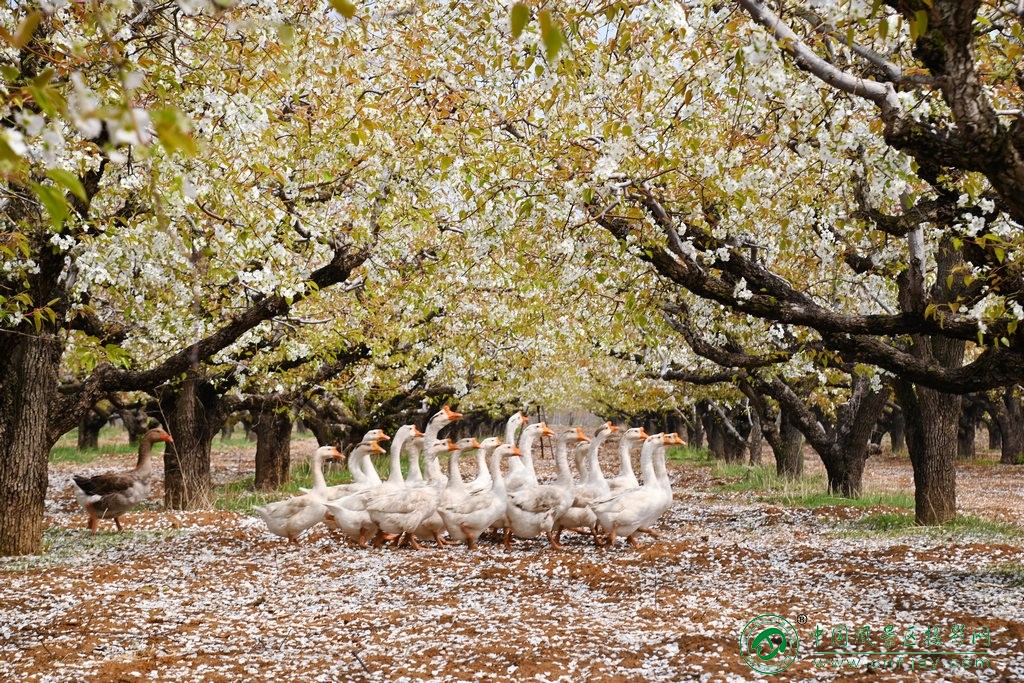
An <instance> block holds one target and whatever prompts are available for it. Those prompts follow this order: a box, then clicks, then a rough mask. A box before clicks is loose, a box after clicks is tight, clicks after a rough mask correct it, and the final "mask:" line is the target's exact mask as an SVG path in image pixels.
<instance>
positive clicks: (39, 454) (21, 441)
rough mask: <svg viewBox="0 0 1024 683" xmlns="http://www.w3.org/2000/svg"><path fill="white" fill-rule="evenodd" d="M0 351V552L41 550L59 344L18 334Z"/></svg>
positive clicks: (59, 351) (59, 352)
mask: <svg viewBox="0 0 1024 683" xmlns="http://www.w3.org/2000/svg"><path fill="white" fill-rule="evenodd" d="M4 351H5V352H4V353H0V403H2V407H0V555H30V554H36V553H39V552H40V551H41V550H42V539H43V509H44V501H45V498H46V481H47V471H46V469H47V464H48V461H49V453H50V448H51V447H52V446H53V444H54V443H55V440H56V439H55V437H54V436H53V435H52V434H51V433H50V408H51V406H53V405H54V402H55V399H56V394H57V368H58V367H59V363H60V356H61V347H60V344H59V343H58V341H57V339H56V337H53V336H50V335H45V334H44V335H35V336H28V335H26V336H22V337H20V338H19V339H18V340H16V341H14V342H13V343H12V344H10V345H5V348H4Z"/></svg>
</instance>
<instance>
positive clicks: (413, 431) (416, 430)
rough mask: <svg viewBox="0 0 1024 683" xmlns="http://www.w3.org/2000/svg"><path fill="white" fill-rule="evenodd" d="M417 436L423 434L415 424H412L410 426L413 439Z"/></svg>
mask: <svg viewBox="0 0 1024 683" xmlns="http://www.w3.org/2000/svg"><path fill="white" fill-rule="evenodd" d="M417 436H423V432H421V431H420V430H419V429H417V428H416V425H413V426H412V438H414V439H415V438H416V437H417Z"/></svg>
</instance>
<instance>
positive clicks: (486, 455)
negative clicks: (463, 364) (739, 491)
mask: <svg viewBox="0 0 1024 683" xmlns="http://www.w3.org/2000/svg"><path fill="white" fill-rule="evenodd" d="M461 417H462V415H461V414H460V413H457V412H455V411H453V410H451V409H450V408H449V407H448V406H445V407H444V408H442V409H441V410H440V411H439V412H438V413H436V414H435V415H434V416H433V417H431V419H430V421H429V422H428V423H427V427H426V431H425V432H420V431H419V430H418V429H417V428H416V426H415V425H411V424H410V425H404V426H402V427H400V428H399V429H398V431H397V432H396V433H395V436H394V439H392V440H391V448H390V471H389V474H388V477H387V479H386V480H381V478H380V476H379V475H378V474H377V472H376V470H375V468H374V466H373V461H372V460H371V457H372V456H373V455H375V454H383V453H385V452H386V451H385V450H384V449H383V448H382V447H381V445H380V442H381V441H386V440H389V437H388V436H387V435H386V434H385V433H384V432H383V431H381V430H379V429H374V430H371V431H370V432H368V433H367V434H366V436H365V437H364V438H363V440H362V442H361V443H359V444H358V445H357V446H356V447H355V449H354V450H353V451H352V453H351V454H350V455H349V469H350V471H351V473H352V483H350V484H341V485H338V486H327V483H326V481H325V479H324V474H323V463H324V461H326V460H340V459H341V457H342V456H341V453H340V452H339V451H338V450H337V449H336V448H334V447H333V446H323V447H321V448H319V449H317V451H316V452H315V453H314V454H313V457H312V472H313V487H312V488H311V489H303V493H302V494H301V495H297V496H294V497H292V498H290V499H287V500H282V501H278V502H274V503H270V504H268V505H263V506H257V507H255V508H253V510H254V511H255V512H256V514H258V515H259V516H260V517H261V518H262V519H263V521H264V522H265V523H266V525H267V529H269V530H270V531H271V532H272V533H274V534H277V535H278V536H282V537H285V538H287V539H288V540H289V541H290V542H292V543H297V542H298V538H299V536H300V535H301V534H303V533H304V532H305V531H306V530H308V529H310V528H312V527H314V526H316V525H317V524H320V523H323V524H325V525H327V526H328V527H329V528H331V529H335V530H338V531H340V532H341V533H342V534H344V535H345V536H346V537H348V538H350V539H352V540H353V541H355V542H356V543H358V545H359V546H360V547H364V548H365V547H367V546H368V544H369V542H370V541H371V539H372V541H373V543H374V545H375V546H377V547H380V546H381V545H383V544H384V543H388V542H394V543H395V544H396V545H401V544H405V543H407V544H408V545H410V546H411V547H413V548H416V549H419V548H421V547H422V546H421V545H420V541H433V542H435V543H436V544H437V545H438V546H445V545H447V544H449V543H465V544H466V545H467V546H469V548H470V549H474V548H476V547H477V540H478V539H479V538H480V536H481V534H483V533H485V532H487V531H488V530H494V531H495V532H497V533H499V534H503V540H504V544H505V547H506V548H510V547H511V544H512V539H513V537H515V538H521V539H533V538H539V537H541V536H546V537H547V539H548V541H549V542H550V544H551V546H552V547H554V548H556V549H561V548H562V547H563V546H562V544H561V542H560V538H561V534H562V532H563V531H565V530H568V531H573V532H577V533H585V534H589V535H592V536H593V538H594V540H595V543H597V544H598V545H614V544H615V542H616V539H617V538H619V537H625V538H626V539H627V540H628V541H629V543H630V544H631V545H633V546H634V547H639V542H638V540H637V538H636V534H637V533H638V532H645V533H648V534H651V535H653V536H658V534H657V532H655V531H653V530H652V528H651V527H652V526H653V525H654V524H655V522H657V520H658V519H659V518H660V517H661V516H662V515H663V514H664V513H665V512H666V511H667V510H668V509H669V508H670V507H671V505H672V487H671V483H670V482H669V478H668V473H667V470H666V468H665V449H666V448H667V447H669V446H673V445H680V444H683V443H684V442H683V440H682V439H680V438H679V436H678V435H677V434H653V435H648V434H647V433H646V432H645V431H644V429H643V428H642V427H635V428H632V429H627V430H625V431H624V432H623V433H622V435H621V440H620V443H619V474H618V475H617V476H615V477H612V478H607V479H606V478H605V476H604V473H603V472H602V471H601V464H600V461H599V459H598V453H599V450H600V448H601V444H602V443H603V442H604V441H605V440H606V439H607V438H608V437H609V436H611V435H612V434H613V433H614V432H616V431H618V427H616V426H615V425H613V424H612V423H611V422H607V423H605V424H604V425H602V426H601V427H600V428H598V430H597V432H596V433H595V434H594V436H593V438H590V437H587V436H586V435H585V434H584V433H583V431H582V430H581V429H580V428H579V427H575V428H572V429H570V430H568V431H566V432H564V433H562V434H561V435H559V436H558V438H557V439H556V440H555V462H556V466H557V468H558V475H557V477H556V478H555V479H554V481H551V482H548V483H540V481H538V479H537V474H536V471H535V469H534V463H533V454H532V446H533V442H534V441H535V440H536V439H538V438H540V437H544V436H549V437H550V436H555V433H554V432H553V431H552V430H551V429H550V428H549V427H548V426H547V424H545V423H544V422H540V423H532V424H530V423H529V420H528V418H526V417H525V416H524V415H523V414H522V413H521V412H519V413H516V414H515V415H512V417H510V418H509V419H508V421H507V423H506V425H505V436H504V439H500V438H497V437H490V438H486V439H484V440H482V441H478V440H477V439H476V438H472V437H471V438H466V439H461V440H459V441H458V442H454V443H453V442H452V440H451V439H440V438H438V434H439V433H440V431H441V430H442V429H443V428H445V427H446V426H448V425H450V424H451V423H452V422H454V421H456V420H458V419H459V418H461ZM520 427H522V432H521V434H520V436H519V441H518V445H517V444H516V443H515V434H516V431H517V430H518V429H519V428H520ZM638 445H639V446H640V447H641V450H640V470H641V476H642V478H643V483H642V484H641V483H640V481H639V480H638V479H637V477H636V475H635V474H634V472H633V467H632V460H631V453H632V449H633V447H634V446H638ZM406 449H408V453H409V455H408V462H409V467H408V474H407V476H406V477H405V478H403V477H402V469H401V458H402V454H403V452H404V451H405V450H406ZM471 450H475V451H476V454H475V455H476V463H477V472H478V474H477V476H476V478H475V479H473V480H472V481H469V482H467V481H465V480H463V478H462V474H461V472H460V468H459V459H460V455H461V454H462V453H463V452H466V451H471ZM570 452H571V454H572V458H573V461H574V463H575V465H576V469H577V471H578V473H579V479H578V480H576V479H574V478H573V474H572V472H571V470H570V467H569V458H570ZM444 453H447V454H448V474H447V476H446V475H445V474H444V473H443V472H442V470H441V466H440V463H439V461H438V457H439V456H440V455H442V454H444ZM421 456H422V458H423V469H421V468H420V457H421ZM502 461H507V466H506V469H507V474H505V473H504V472H503V471H502ZM424 470H425V472H426V474H425V475H424ZM445 533H446V534H447V539H446V538H444V536H443V535H442V534H445Z"/></svg>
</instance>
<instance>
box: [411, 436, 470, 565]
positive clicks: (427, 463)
mask: <svg viewBox="0 0 1024 683" xmlns="http://www.w3.org/2000/svg"><path fill="white" fill-rule="evenodd" d="M434 445H435V446H445V448H431V449H428V450H427V451H426V452H424V454H423V466H424V467H425V468H426V470H427V473H428V474H427V486H428V487H432V488H433V489H434V490H435V491H437V500H436V502H435V503H434V509H433V510H432V511H431V513H430V514H429V515H427V517H426V519H424V520H423V521H422V522H420V525H419V526H418V527H416V529H414V530H413V532H412V537H414V538H417V539H419V540H421V541H429V540H433V541H434V542H435V543H437V547H438V548H443V547H444V546H446V545H447V542H446V541H445V540H444V539H443V538H441V532H442V531H444V520H443V519H441V515H439V514H438V513H437V506H438V505H439V504H440V502H441V498H442V497H443V495H444V492H445V491H446V490H447V486H448V477H446V476H444V475H443V474H441V465H440V464H439V463H438V456H440V455H441V454H442V453H444V452H446V451H447V453H448V457H449V458H452V457H454V458H455V467H456V473H458V462H459V459H458V446H456V445H455V444H454V443H452V440H451V439H444V440H443V441H435V442H434ZM459 478H460V481H461V475H459Z"/></svg>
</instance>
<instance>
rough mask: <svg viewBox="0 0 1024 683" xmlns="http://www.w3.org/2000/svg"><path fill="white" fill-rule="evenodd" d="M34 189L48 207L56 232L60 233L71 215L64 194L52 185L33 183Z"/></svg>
mask: <svg viewBox="0 0 1024 683" xmlns="http://www.w3.org/2000/svg"><path fill="white" fill-rule="evenodd" d="M32 189H33V190H35V193H36V196H37V197H39V201H40V202H42V204H43V206H44V207H46V212H47V213H48V214H50V223H52V224H53V227H54V229H55V230H57V231H60V229H61V228H63V227H64V221H65V220H67V217H68V215H69V214H70V213H71V209H70V207H68V203H67V200H66V199H64V193H62V192H61V191H60V190H58V189H57V188H56V187H53V186H52V185H40V184H38V183H32Z"/></svg>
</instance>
